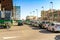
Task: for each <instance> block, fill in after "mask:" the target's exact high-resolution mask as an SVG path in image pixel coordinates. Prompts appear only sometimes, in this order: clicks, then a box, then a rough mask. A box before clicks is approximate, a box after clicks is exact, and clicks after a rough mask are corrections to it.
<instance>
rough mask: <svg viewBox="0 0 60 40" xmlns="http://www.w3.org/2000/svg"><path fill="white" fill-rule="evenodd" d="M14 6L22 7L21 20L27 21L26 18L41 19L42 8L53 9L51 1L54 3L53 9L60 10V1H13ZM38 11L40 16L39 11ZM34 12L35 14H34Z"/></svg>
mask: <svg viewBox="0 0 60 40" xmlns="http://www.w3.org/2000/svg"><path fill="white" fill-rule="evenodd" d="M13 1H14V5H17V6H21V19H25V18H26V16H28V15H29V16H32V15H34V16H38V17H41V10H43V9H42V6H43V7H44V10H48V9H51V7H52V5H51V3H50V2H51V1H52V2H53V9H60V0H13ZM36 9H38V15H37V11H36ZM33 11H34V12H33Z"/></svg>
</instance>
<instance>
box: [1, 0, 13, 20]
mask: <svg viewBox="0 0 60 40" xmlns="http://www.w3.org/2000/svg"><path fill="white" fill-rule="evenodd" d="M12 12H13V1H12V0H0V19H4V20H10V19H12V17H13V13H12Z"/></svg>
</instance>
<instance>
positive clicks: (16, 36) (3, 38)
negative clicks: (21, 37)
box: [3, 36, 18, 39]
mask: <svg viewBox="0 0 60 40" xmlns="http://www.w3.org/2000/svg"><path fill="white" fill-rule="evenodd" d="M17 37H18V36H11V37H3V39H13V38H17Z"/></svg>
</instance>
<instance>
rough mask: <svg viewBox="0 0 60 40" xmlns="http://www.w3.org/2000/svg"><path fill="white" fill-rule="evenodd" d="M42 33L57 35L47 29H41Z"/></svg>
mask: <svg viewBox="0 0 60 40" xmlns="http://www.w3.org/2000/svg"><path fill="white" fill-rule="evenodd" d="M39 32H40V33H46V34H52V33H53V34H55V33H54V32H51V31H47V30H46V29H40V31H39ZM56 33H58V32H56Z"/></svg>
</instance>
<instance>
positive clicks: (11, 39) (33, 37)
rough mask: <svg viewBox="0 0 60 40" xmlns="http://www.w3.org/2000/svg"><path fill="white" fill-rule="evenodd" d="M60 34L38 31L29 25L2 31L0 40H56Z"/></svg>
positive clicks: (0, 30) (44, 30) (43, 30)
mask: <svg viewBox="0 0 60 40" xmlns="http://www.w3.org/2000/svg"><path fill="white" fill-rule="evenodd" d="M57 35H60V33H52V32H49V31H47V30H46V29H38V28H36V27H31V26H29V25H23V26H12V27H11V28H10V29H9V30H7V29H0V40H56V39H55V38H57V37H56V36H57Z"/></svg>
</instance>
